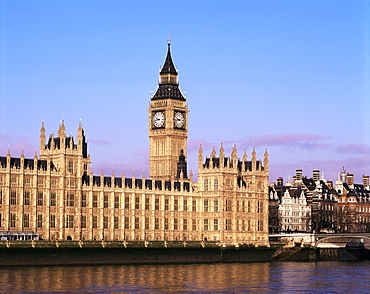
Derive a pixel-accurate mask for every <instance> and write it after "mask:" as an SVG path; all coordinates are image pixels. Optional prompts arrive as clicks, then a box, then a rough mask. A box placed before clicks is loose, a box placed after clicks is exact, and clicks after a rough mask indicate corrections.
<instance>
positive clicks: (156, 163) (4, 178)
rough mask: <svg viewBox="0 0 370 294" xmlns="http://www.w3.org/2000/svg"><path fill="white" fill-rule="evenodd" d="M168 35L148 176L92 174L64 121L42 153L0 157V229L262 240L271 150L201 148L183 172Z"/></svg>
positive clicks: (81, 143) (182, 133)
mask: <svg viewBox="0 0 370 294" xmlns="http://www.w3.org/2000/svg"><path fill="white" fill-rule="evenodd" d="M177 75H178V73H177V70H176V69H175V67H174V64H173V62H172V58H171V52H170V44H168V51H167V56H166V59H165V63H164V65H163V67H162V70H161V72H160V80H159V86H158V89H157V91H156V93H155V94H154V95H153V96H152V97H151V104H150V107H149V111H148V112H149V123H148V130H149V141H150V152H149V154H150V178H149V179H146V178H135V177H134V176H132V177H131V178H126V177H125V175H124V174H122V175H120V176H119V177H116V175H115V174H114V173H112V175H111V176H105V175H104V174H101V175H93V174H92V172H91V168H90V164H91V162H90V155H88V153H87V142H86V138H85V134H84V130H83V127H82V125H81V124H80V125H79V127H78V135H77V140H76V141H77V142H75V141H74V138H73V137H71V136H66V132H65V126H64V121H62V122H61V124H60V126H59V130H58V134H57V136H54V135H53V134H52V135H51V136H50V137H49V138H48V139H47V138H46V136H45V133H46V131H45V127H44V123H42V127H41V130H40V154H39V156H37V155H35V156H34V158H33V159H27V158H25V156H24V154H23V152H22V154H21V156H20V157H19V158H14V157H12V156H11V154H10V151H9V152H8V154H7V155H6V156H4V157H0V231H34V232H37V233H38V234H39V235H40V237H41V238H43V239H46V240H66V239H67V238H72V239H73V240H101V239H105V240H127V241H129V240H148V241H150V240H168V241H171V240H195V241H200V240H208V241H219V242H222V243H227V244H237V243H244V244H254V245H267V244H268V154H267V151H266V152H265V154H264V160H263V162H262V161H259V160H257V159H256V151H255V150H254V148H253V152H252V158H251V160H250V161H248V159H247V155H246V153H245V152H244V155H243V158H242V159H241V160H240V159H239V158H238V156H237V150H236V146H234V148H233V151H232V154H231V156H229V157H228V156H225V154H224V150H223V147H222V145H221V148H220V154H219V156H218V157H216V152H215V151H214V150H213V151H212V154H211V155H210V157H204V156H203V150H202V147H200V149H199V156H198V168H199V170H198V182H194V181H193V179H192V174H191V173H190V175H189V177H188V172H187V163H186V151H187V150H186V141H187V136H188V116H187V114H188V109H187V103H186V98H185V97H184V96H183V95H182V93H181V91H180V88H179V85H178V80H177Z"/></svg>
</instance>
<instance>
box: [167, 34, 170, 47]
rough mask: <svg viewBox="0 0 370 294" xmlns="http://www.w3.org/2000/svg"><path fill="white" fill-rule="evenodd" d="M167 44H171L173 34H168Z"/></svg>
mask: <svg viewBox="0 0 370 294" xmlns="http://www.w3.org/2000/svg"><path fill="white" fill-rule="evenodd" d="M167 44H168V45H171V36H170V35H168V39H167Z"/></svg>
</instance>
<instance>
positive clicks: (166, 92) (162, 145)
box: [148, 40, 188, 180]
mask: <svg viewBox="0 0 370 294" xmlns="http://www.w3.org/2000/svg"><path fill="white" fill-rule="evenodd" d="M148 112H149V124H148V129H149V144H150V149H149V165H150V169H149V173H150V177H151V178H152V179H155V180H159V179H161V180H163V179H164V180H171V179H174V178H177V177H178V162H179V156H180V155H181V158H182V159H183V160H184V158H185V156H186V141H187V138H188V122H187V114H188V109H187V104H186V98H185V96H184V95H183V94H182V92H181V90H180V88H179V82H178V72H177V70H176V68H175V65H174V63H173V61H172V56H171V42H170V40H168V44H167V55H166V59H165V61H164V64H163V66H162V68H161V71H160V73H159V82H158V88H157V90H156V92H155V94H154V95H153V96H152V97H151V100H150V106H149V111H148ZM184 162H185V161H183V163H182V164H184ZM183 170H185V171H186V169H185V168H184V169H183ZM183 177H184V178H187V175H185V174H184V175H183Z"/></svg>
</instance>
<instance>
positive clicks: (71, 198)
mask: <svg viewBox="0 0 370 294" xmlns="http://www.w3.org/2000/svg"><path fill="white" fill-rule="evenodd" d="M36 197H37V201H36V203H37V205H38V206H43V205H45V204H46V203H45V195H44V193H43V192H38V193H37V196H36ZM140 200H141V197H135V199H134V204H133V205H134V206H133V207H134V209H141V208H142V205H141V201H140ZM150 200H151V199H150V198H149V197H146V198H145V203H144V209H145V210H150V209H151V201H150ZM49 201H50V206H57V194H56V193H51V194H50V199H49ZM131 202H132V201H131V197H130V196H125V202H124V208H125V209H131V208H132V206H131ZM160 202H161V201H160V198H159V197H156V198H155V202H154V209H155V210H160V205H161V203H160ZM0 204H3V197H2V191H0ZM17 204H18V201H17V192H16V191H11V192H10V205H17ZM23 204H24V205H30V204H31V193H30V192H28V191H26V192H24V194H23ZM202 204H203V209H202V211H203V212H218V211H220V207H219V204H220V203H219V200H213V201H210V200H203V203H202ZM65 205H66V206H69V207H74V206H75V195H74V193H66V196H65ZM98 205H99V197H98V194H93V197H92V207H93V208H98V207H99V206H98ZM197 205H198V202H197V200H188V199H183V201H182V206H181V207H180V203H179V199H176V198H175V199H174V201H173V204H171V202H170V198H165V199H164V210H174V211H178V210H181V209H182V211H197ZM232 205H233V201H232V200H226V202H225V211H233V206H232ZM81 207H87V195H86V194H82V197H81ZM103 208H109V195H107V194H104V196H103ZM114 208H120V197H119V196H114ZM190 208H191V210H190ZM235 211H236V212H252V206H251V202H250V201H236V207H235ZM257 213H263V202H262V201H258V202H257Z"/></svg>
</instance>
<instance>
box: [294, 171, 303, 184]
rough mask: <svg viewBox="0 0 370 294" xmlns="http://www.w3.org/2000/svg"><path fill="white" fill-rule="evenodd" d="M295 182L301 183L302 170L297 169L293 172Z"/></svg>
mask: <svg viewBox="0 0 370 294" xmlns="http://www.w3.org/2000/svg"><path fill="white" fill-rule="evenodd" d="M295 180H296V181H297V182H302V170H301V169H297V170H296V171H295Z"/></svg>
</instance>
